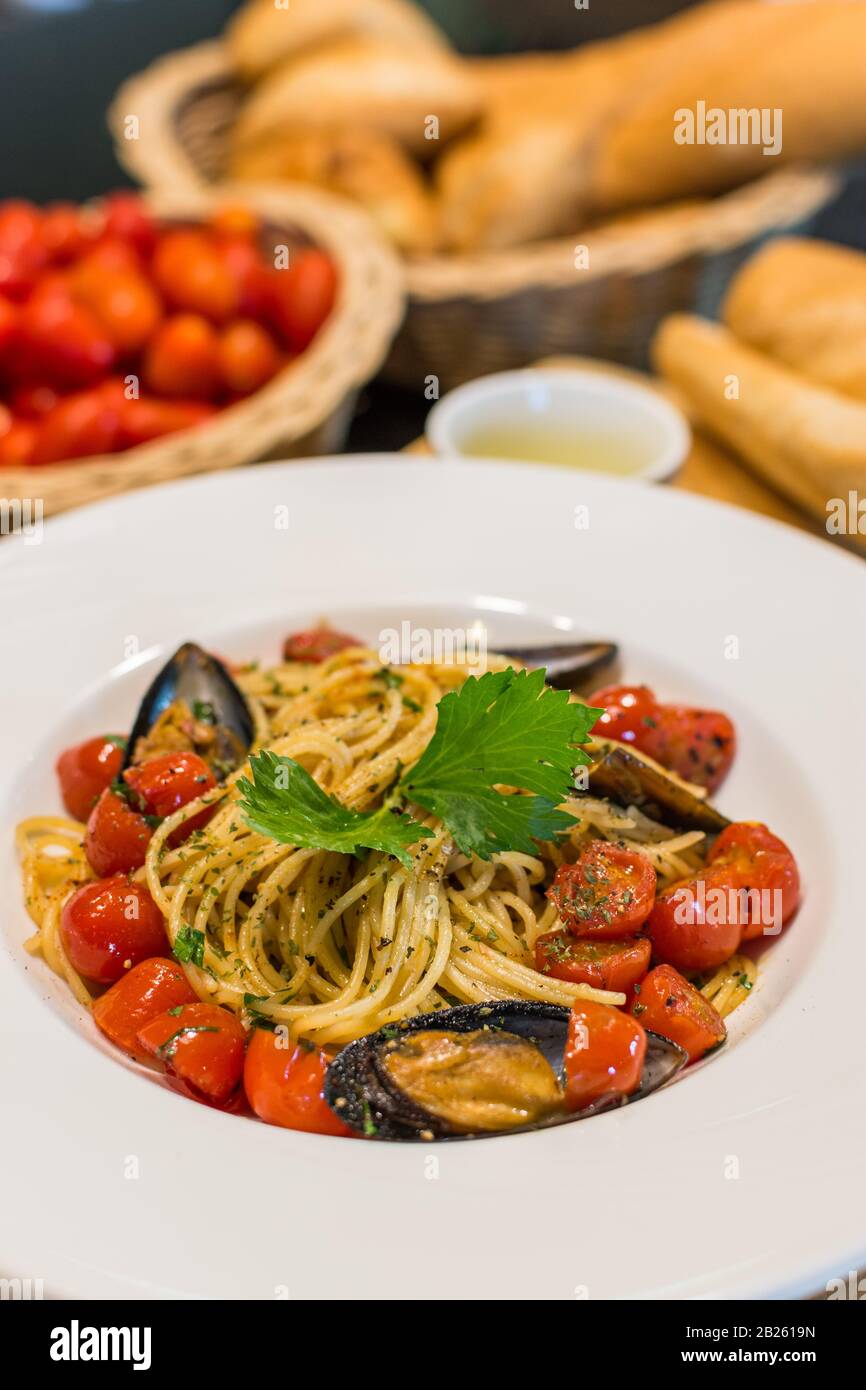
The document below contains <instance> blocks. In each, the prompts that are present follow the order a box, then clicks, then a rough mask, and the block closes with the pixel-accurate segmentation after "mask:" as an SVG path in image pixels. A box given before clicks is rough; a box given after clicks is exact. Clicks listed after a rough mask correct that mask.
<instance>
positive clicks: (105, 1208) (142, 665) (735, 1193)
mask: <svg viewBox="0 0 866 1390" xmlns="http://www.w3.org/2000/svg"><path fill="white" fill-rule="evenodd" d="M322 613H327V614H329V615H332V616H333V617H334V619H335V620H338V621H339V622H340V624H342V625H345V626H347V627H349V628H350V629H353V628H357V629H358V630H360V631H361V633H362V635H365V636H368V637H371V638H375V637H376V636H377V634H378V632H379V630H380V629H381V628H382V627H383V626H393V625H395V623H396V621H397V620H399V619H403V618H410V619H414V620H415V621H416V622H423V623H426V624H427V625H431V626H432V625H437V624H447V625H449V626H454V625H455V622H457V621H459V620H460V619H461V618H464V619H466V620H470V619H479V618H481V619H483V620H485V621H486V622H487V623H488V625H489V628H490V635H491V639H492V640H493V641H494V642H496V641H497V640H498V641H508V640H509V639H514V638H516V637H521V638H528V637H543V636H549V635H550V633H551V631H556V632H559V633H560V634H568V633H571V632H575V633H577V634H582V635H592V636H598V635H601V636H606V637H612V638H615V639H616V640H618V641H619V642H620V643H621V644H622V647H623V650H624V656H625V661H624V675H625V676H627V677H628V678H634V677H640V678H643V679H645V680H647V681H648V682H649V683H650V684H653V685H655V686H657V688H658V690H659V691H660V692H663V693H666V694H669V695H670V696H679V697H683V698H685V699H695V700H700V701H706V702H712V703H713V704H717V705H719V706H720V707H722V708H724V709H726V710H728V711H729V712H730V713H731V715H732V716H733V718H734V719H735V721H736V723H737V725H738V728H739V734H740V753H739V757H738V761H737V764H736V766H735V769H734V772H733V774H732V776H731V777H730V779H729V781H728V783H727V784H726V786H725V788H724V794H723V796H722V797H721V798H720V804H721V805H722V808H723V809H725V810H727V811H728V812H729V813H730V814H733V815H739V816H741V817H751V818H762V819H766V821H767V822H768V823H769V824H770V825H771V826H772V827H773V828H774V829H776V830H777V832H778V833H779V834H781V835H782V836H783V837H784V838H785V839H786V840H788V841H789V842H790V843H791V845H792V846H793V847H794V849H795V851H796V853H797V856H798V859H799V862H800V866H801V869H802V873H803V879H804V883H805V893H806V896H805V902H804V905H803V907H802V910H801V912H800V914H799V916H798V917H797V918H796V919H795V921H794V923H793V924H792V925H791V927H790V928H789V929H788V930H787V931H786V933H785V934H784V936H782V937H781V938H780V940H779V941H777V942H776V943H775V944H774V945H773V947H772V949H771V950H770V951H769V952H768V954H767V956H766V958H765V963H764V967H763V969H762V972H761V976H760V980H759V983H758V985H757V987H756V989H755V991H754V994H753V996H752V997H751V998H750V999H749V1000H748V1001H747V1003H746V1004H745V1005H744V1007H743V1008H742V1009H741V1010H740V1011H738V1013H737V1014H736V1015H734V1017H733V1020H732V1022H733V1027H732V1038H731V1045H730V1046H729V1047H727V1048H725V1049H724V1050H723V1051H722V1052H720V1053H719V1054H718V1055H717V1056H715V1057H713V1058H711V1059H709V1060H708V1061H707V1062H706V1063H705V1064H703V1065H702V1066H701V1067H699V1068H697V1069H695V1070H693V1071H691V1072H689V1073H688V1074H686V1075H685V1076H684V1077H683V1078H682V1079H681V1080H680V1081H678V1082H677V1083H676V1084H675V1085H673V1086H671V1087H670V1088H669V1089H667V1090H665V1091H662V1092H660V1093H659V1094H657V1095H655V1096H652V1097H650V1098H649V1099H647V1100H646V1101H645V1102H643V1103H641V1104H639V1105H635V1106H631V1107H628V1108H626V1109H625V1110H623V1111H620V1112H616V1113H613V1114H608V1115H602V1116H599V1117H596V1118H594V1119H591V1120H588V1121H586V1122H584V1123H581V1124H575V1125H566V1126H563V1127H561V1128H556V1129H552V1130H550V1131H548V1132H546V1133H538V1134H533V1135H525V1136H512V1137H510V1138H501V1139H489V1140H487V1141H485V1142H484V1143H483V1144H472V1143H464V1144H452V1145H445V1146H440V1147H438V1148H435V1147H433V1148H428V1147H427V1146H414V1145H411V1146H399V1145H384V1144H376V1143H363V1142H356V1143H350V1142H346V1141H342V1140H335V1139H328V1138H322V1137H317V1136H312V1135H306V1134H298V1133H293V1132H290V1131H287V1130H280V1129H273V1128H269V1127H267V1126H265V1125H261V1124H258V1123H256V1122H253V1121H250V1120H243V1119H239V1118H237V1117H234V1116H226V1115H222V1114H219V1113H217V1112H214V1111H211V1110H208V1109H206V1108H204V1107H202V1106H197V1105H194V1104H192V1103H191V1102H189V1101H187V1100H185V1099H183V1098H181V1097H178V1096H176V1095H174V1094H172V1093H170V1092H169V1091H167V1090H165V1089H163V1088H162V1087H161V1086H160V1085H159V1084H157V1083H154V1082H153V1081H151V1080H150V1079H149V1078H148V1077H147V1076H144V1075H142V1074H140V1073H138V1072H136V1071H135V1069H134V1068H132V1067H131V1066H127V1065H124V1063H123V1062H122V1060H121V1059H120V1058H119V1057H118V1055H117V1054H116V1053H114V1052H111V1051H110V1049H108V1048H107V1046H106V1047H105V1048H103V1047H101V1046H100V1045H99V1044H98V1042H97V1040H96V1036H95V1030H94V1029H93V1027H92V1025H91V1024H90V1021H89V1019H88V1018H87V1017H82V1016H81V1012H80V1010H79V1009H78V1008H77V1006H76V1005H75V1004H74V1002H73V1001H72V999H71V998H70V996H69V994H68V992H67V991H66V990H65V989H64V987H63V986H62V985H61V984H60V982H59V981H58V980H56V979H55V977H54V976H52V975H51V974H50V972H48V971H47V969H46V968H44V967H43V966H42V965H41V963H40V962H38V961H33V960H30V959H29V958H28V957H26V956H25V954H24V953H23V952H22V949H21V942H22V940H23V939H24V937H25V936H26V935H27V934H28V921H27V918H26V915H25V913H24V910H23V907H22V905H21V902H20V897H19V887H18V876H17V869H16V866H15V863H14V856H13V850H12V843H11V840H12V826H13V824H14V822H15V821H16V820H17V819H18V818H19V816H21V815H23V814H25V813H30V812H34V811H36V810H43V811H44V810H48V809H51V808H53V807H57V806H58V805H59V803H58V801H57V793H56V788H55V783H54V776H53V770H52V762H53V758H54V755H55V754H56V753H57V751H58V750H59V749H60V748H62V747H63V746H64V745H65V744H66V743H68V742H70V741H72V740H73V739H80V738H81V737H84V736H85V735H87V734H88V733H90V732H92V731H97V730H99V729H102V728H104V727H106V726H110V727H115V728H116V727H118V726H120V727H122V726H123V725H124V724H125V723H127V722H128V720H129V718H130V714H131V711H132V710H133V708H134V706H135V704H136V702H137V700H138V698H139V696H140V694H141V692H142V691H143V689H144V687H145V685H146V683H147V681H148V679H149V676H150V674H151V673H152V671H153V670H154V669H155V667H156V665H157V663H158V662H160V661H161V660H162V659H163V658H164V656H165V654H166V653H167V652H169V651H171V650H172V649H173V647H174V646H175V645H176V644H177V643H178V642H179V641H181V640H182V639H183V638H185V637H191V636H195V637H198V638H200V639H201V640H202V641H204V642H205V643H212V644H213V645H214V646H216V647H218V648H219V649H220V650H222V651H234V652H236V653H237V654H238V655H248V654H251V653H252V652H254V651H260V652H261V653H262V654H263V655H264V656H266V657H268V656H272V655H274V654H275V652H276V645H277V639H278V636H279V635H280V634H281V633H283V632H284V631H286V630H287V629H289V628H291V627H293V626H297V625H299V624H300V623H302V622H304V621H306V620H309V619H310V618H311V617H316V616H318V615H319V614H322ZM864 624H866V568H864V567H863V565H862V564H861V563H860V561H859V560H856V559H853V558H851V557H849V556H847V555H845V554H840V553H839V552H837V551H835V550H833V549H831V547H830V546H829V545H824V544H822V543H820V542H818V541H814V540H812V539H810V538H808V537H804V536H802V535H800V534H799V533H795V532H794V531H791V530H789V529H787V528H785V527H782V526H779V525H775V524H771V523H767V522H766V521H763V520H760V519H758V518H756V517H754V516H752V515H750V514H747V513H745V512H740V511H737V510H734V509H730V508H725V507H722V506H719V505H714V504H710V503H707V502H706V501H703V500H701V499H697V498H691V497H688V496H685V495H683V494H673V493H670V492H668V491H667V490H663V489H656V488H651V487H646V486H642V485H637V486H636V485H623V484H622V483H617V482H613V481H609V480H604V479H600V478H597V477H592V476H589V475H587V474H578V473H573V472H567V471H564V470H547V469H542V468H538V469H533V470H532V471H531V472H530V471H529V470H527V469H526V468H525V467H523V466H520V465H517V466H506V465H496V464H448V463H443V462H441V461H439V462H437V461H431V462H422V461H409V460H407V459H406V458H404V457H398V458H392V459H390V460H389V459H381V458H369V459H350V460H344V461H342V462H333V463H327V464H322V463H316V464H313V465H299V464H297V463H292V464H288V465H269V466H266V467H262V468H257V469H250V470H244V471H239V472H236V473H231V474H227V475H222V476H214V477H210V478H204V479H196V480H192V481H187V482H184V483H180V484H175V485H172V486H170V487H166V488H154V489H152V490H149V491H146V492H140V493H136V494H131V495H128V496H125V497H123V498H120V499H118V500H114V501H110V502H106V503H102V504H100V505H98V506H94V507H91V508H87V509H83V510H81V511H79V512H75V513H72V514H70V515H69V516H66V517H63V518H60V519H59V520H57V521H54V522H50V523H48V525H47V526H46V529H45V534H44V538H43V541H42V543H41V544H39V545H25V544H24V543H23V542H22V541H20V540H9V541H5V542H4V543H3V545H2V546H0V630H2V632H3V651H4V657H5V662H4V667H5V674H6V679H5V681H4V693H3V714H4V717H3V719H2V721H0V867H2V878H0V882H2V884H3V894H4V911H3V913H2V928H0V930H2V935H3V939H4V942H5V947H6V951H5V953H4V954H3V956H2V959H0V1029H2V1037H0V1056H2V1058H3V1068H4V1075H3V1084H2V1091H0V1097H2V1098H0V1122H2V1128H3V1135H4V1142H3V1144H2V1146H0V1181H2V1191H3V1196H4V1217H3V1222H2V1228H0V1274H2V1275H4V1276H7V1277H14V1276H18V1277H21V1278H26V1277H29V1278H33V1279H39V1278H41V1279H43V1280H44V1281H45V1289H46V1293H51V1294H66V1295H72V1296H79V1297H88V1298H90V1297H105V1296H116V1297H124V1296H145V1297H148V1296H151V1297H159V1296H169V1297H171V1296H179V1295H180V1296H184V1295H193V1296H203V1297H216V1298H257V1297H259V1298H272V1297H285V1296H287V1297H304V1298H347V1299H353V1298H359V1297H367V1296H369V1295H370V1293H371V1291H374V1292H375V1296H376V1297H377V1298H378V1299H388V1298H397V1299H402V1298H407V1297H410V1298H411V1297H415V1296H418V1297H432V1298H441V1297H447V1298H479V1297H480V1298H486V1299H489V1298H515V1297H517V1298H527V1297H528V1298H543V1299H561V1298H564V1299H569V1298H583V1297H589V1298H593V1299H594V1298H602V1297H609V1296H620V1297H673V1296H690V1297H699V1298H700V1297H718V1296H744V1297H754V1296H767V1295H770V1296H781V1295H788V1294H805V1293H808V1292H811V1291H813V1290H814V1289H817V1288H820V1287H822V1286H823V1284H824V1282H825V1281H826V1279H827V1278H829V1277H831V1276H833V1275H837V1274H840V1273H845V1272H846V1271H848V1270H849V1269H854V1268H856V1267H857V1266H858V1265H860V1264H862V1263H864V1262H866V1198H864V1188H863V1176H862V1175H863V1171H864V1160H866V1131H864V1124H863V1118H862V1117H863V1113H864V1101H866V1082H864V1077H863V1070H862V1062H861V1059H862V1022H861V1004H860V1000H861V994H862V983H861V982H862V981H863V979H864V978H866V934H864V932H863V930H862V924H861V921H860V918H861V916H862V877H861V873H862V860H863V850H862V825H863V812H862V791H861V788H862V786H863V783H864V771H866V736H864V718H863V712H864V710H866V679H864V677H866V658H864V652H863V646H862V642H861V635H862V632H863V630H864ZM734 651H736V652H737V653H738V656H737V658H736V659H731V654H732V653H733V652H734ZM434 1160H435V1161H434Z"/></svg>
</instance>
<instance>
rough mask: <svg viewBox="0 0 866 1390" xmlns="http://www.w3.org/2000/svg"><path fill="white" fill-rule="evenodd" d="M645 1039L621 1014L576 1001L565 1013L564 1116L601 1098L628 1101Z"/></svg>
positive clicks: (637, 1079) (640, 1067)
mask: <svg viewBox="0 0 866 1390" xmlns="http://www.w3.org/2000/svg"><path fill="white" fill-rule="evenodd" d="M645 1056H646V1033H645V1032H644V1030H643V1028H642V1027H641V1025H640V1024H639V1023H638V1022H637V1021H636V1020H635V1019H634V1018H631V1017H630V1016H629V1015H628V1014H626V1013H623V1012H622V1010H621V1009H611V1008H609V1007H608V1005H607V1004H596V1003H594V1002H593V1001H591V1000H589V999H580V1000H578V1001H577V1002H576V1003H575V1004H574V1007H573V1008H572V1010H571V1018H570V1019H569V1022H568V1038H567V1041H566V1044H565V1056H564V1058H563V1064H564V1068H565V1103H566V1105H567V1106H568V1108H569V1110H582V1109H583V1108H584V1106H586V1105H590V1104H592V1102H593V1101H595V1100H600V1099H601V1097H602V1096H609V1095H620V1096H628V1095H631V1093H632V1091H634V1090H636V1089H637V1087H638V1086H639V1085H640V1078H641V1071H642V1070H643V1061H644V1057H645Z"/></svg>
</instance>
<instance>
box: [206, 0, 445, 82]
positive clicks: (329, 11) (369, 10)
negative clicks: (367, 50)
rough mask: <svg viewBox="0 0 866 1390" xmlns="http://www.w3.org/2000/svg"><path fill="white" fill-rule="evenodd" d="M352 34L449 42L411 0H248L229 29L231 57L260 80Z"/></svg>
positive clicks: (405, 41) (439, 45)
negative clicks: (300, 56) (288, 62)
mask: <svg viewBox="0 0 866 1390" xmlns="http://www.w3.org/2000/svg"><path fill="white" fill-rule="evenodd" d="M352 34H356V35H357V34H368V35H371V36H373V37H374V38H383V39H390V40H391V41H392V42H395V43H398V44H416V45H426V46H428V47H433V48H440V49H442V48H447V47H448V41H447V39H446V38H445V35H444V34H443V33H442V31H441V30H440V29H439V28H437V26H436V25H435V24H434V23H433V21H432V19H429V18H428V17H427V15H425V14H424V12H423V10H420V9H418V7H417V6H416V5H414V4H412V3H410V0H289V3H288V4H281V5H279V6H278V5H277V4H275V0H249V3H247V4H246V5H243V6H242V7H241V9H240V10H238V12H237V14H236V15H235V16H234V17H233V19H232V20H231V22H230V23H229V26H228V28H227V30H226V42H227V43H228V47H229V52H230V54H231V57H232V61H233V63H234V65H235V67H236V68H237V69H238V71H239V72H240V73H241V76H242V77H245V78H246V79H247V80H248V81H250V82H252V81H255V80H256V79H257V78H259V77H262V76H263V75H264V74H265V73H266V72H270V71H271V69H272V68H276V67H279V66H280V65H281V64H282V63H284V62H286V60H287V59H289V58H294V57H295V56H296V55H298V54H299V53H303V52H304V51H305V50H309V49H311V48H316V47H318V46H319V45H321V44H325V43H331V42H332V41H333V40H334V39H340V38H345V37H347V36H350V35H352Z"/></svg>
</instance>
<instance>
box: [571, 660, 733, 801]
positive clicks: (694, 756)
mask: <svg viewBox="0 0 866 1390" xmlns="http://www.w3.org/2000/svg"><path fill="white" fill-rule="evenodd" d="M590 704H592V705H601V706H602V707H603V709H604V714H602V715H601V716H600V718H599V719H598V720H597V722H596V725H595V732H596V734H599V735H602V736H603V735H605V734H607V735H608V736H609V737H610V738H615V739H618V740H619V742H620V743H632V744H634V746H635V747H636V748H638V749H639V750H640V751H641V752H642V753H646V754H647V755H648V756H649V757H650V758H655V760H656V762H658V763H661V765H662V767H666V768H668V770H669V771H671V772H675V773H676V774H677V775H678V776H679V777H684V778H685V779H686V780H687V781H689V782H697V783H699V784H700V785H701V786H703V787H706V788H707V789H708V790H709V791H715V790H716V788H717V787H719V786H720V784H721V783H722V781H723V780H724V778H725V776H726V775H727V773H728V770H729V768H730V766H731V763H732V762H733V760H734V753H735V751H736V734H735V732H734V726H733V724H732V723H731V721H730V719H729V718H728V716H727V715H726V714H720V713H719V712H718V711H717V710H702V709H691V708H689V707H687V706H686V705H664V704H661V703H660V702H659V701H658V700H657V699H656V697H655V695H654V694H653V692H652V691H651V690H650V689H649V687H648V686H646V685H609V686H606V687H605V688H604V689H602V690H597V691H596V692H595V694H594V695H593V696H592V697H591V699H590Z"/></svg>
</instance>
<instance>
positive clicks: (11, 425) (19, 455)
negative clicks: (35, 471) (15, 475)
mask: <svg viewBox="0 0 866 1390" xmlns="http://www.w3.org/2000/svg"><path fill="white" fill-rule="evenodd" d="M38 437H39V435H38V429H37V427H36V425H34V423H33V421H32V420H16V419H13V418H12V417H11V416H10V418H9V422H8V424H7V426H6V428H5V429H2V427H0V464H5V465H6V466H7V467H9V468H18V467H21V466H23V465H25V464H28V463H32V462H33V456H34V454H35V452H36V445H37V441H38Z"/></svg>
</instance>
